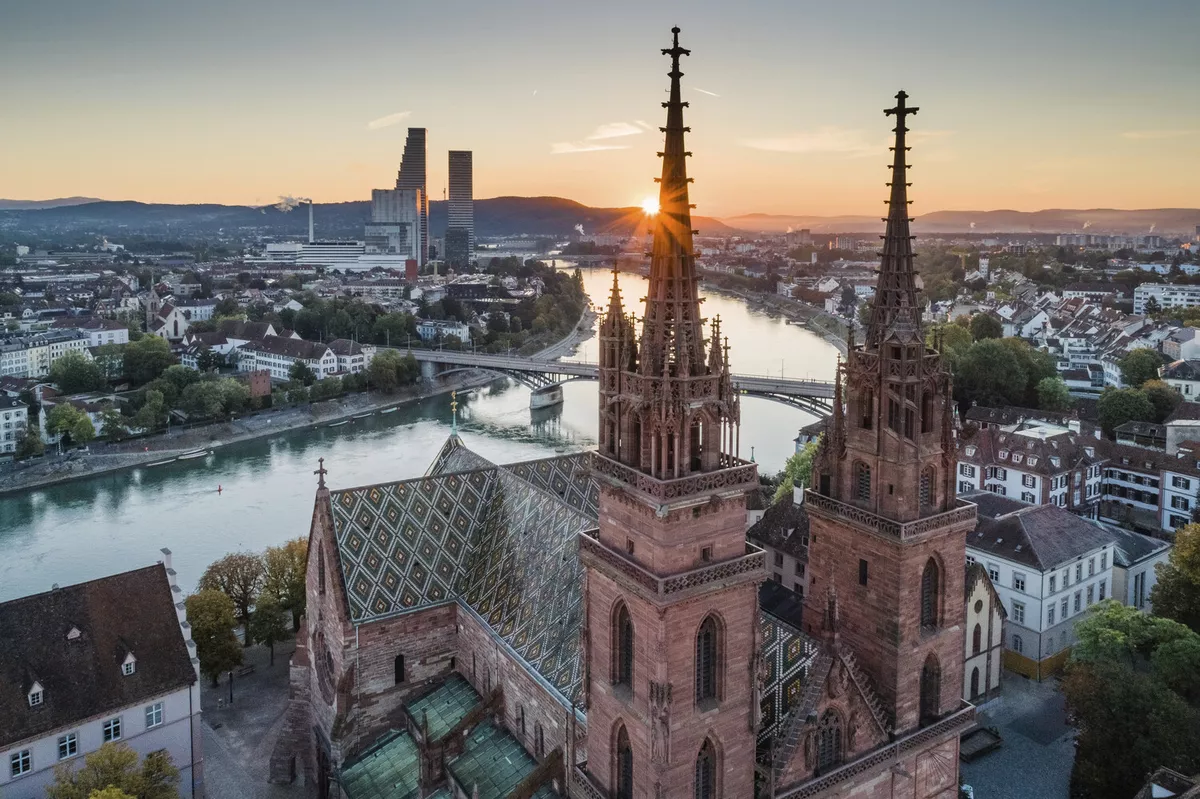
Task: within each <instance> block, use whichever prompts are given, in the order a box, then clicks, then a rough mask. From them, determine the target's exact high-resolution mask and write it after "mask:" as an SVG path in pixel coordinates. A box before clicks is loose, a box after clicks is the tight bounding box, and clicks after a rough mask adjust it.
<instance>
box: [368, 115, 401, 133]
mask: <svg viewBox="0 0 1200 799" xmlns="http://www.w3.org/2000/svg"><path fill="white" fill-rule="evenodd" d="M410 116H412V111H398V112H396V113H395V114H388V115H387V116H385V117H380V118H379V119H372V120H371V121H370V122H368V123H367V130H379V129H380V128H390V127H391V126H392V125H397V124H399V123H401V122H403V121H404V120H406V119H408V118H409V117H410Z"/></svg>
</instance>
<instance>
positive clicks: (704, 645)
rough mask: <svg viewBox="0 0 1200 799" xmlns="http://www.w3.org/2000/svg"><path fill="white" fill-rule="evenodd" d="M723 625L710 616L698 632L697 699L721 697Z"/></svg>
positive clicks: (705, 700) (698, 700) (699, 700)
mask: <svg viewBox="0 0 1200 799" xmlns="http://www.w3.org/2000/svg"><path fill="white" fill-rule="evenodd" d="M720 670H721V625H720V624H719V623H718V622H717V619H716V618H715V617H714V616H709V617H708V618H706V619H705V620H704V622H703V623H702V624H701V625H700V629H699V631H698V632H697V633H696V701H697V702H715V701H717V700H719V699H720V695H719V694H720V690H719V689H720Z"/></svg>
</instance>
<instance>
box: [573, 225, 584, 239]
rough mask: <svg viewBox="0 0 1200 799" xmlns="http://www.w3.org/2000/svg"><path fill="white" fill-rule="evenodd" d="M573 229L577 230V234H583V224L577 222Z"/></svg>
mask: <svg viewBox="0 0 1200 799" xmlns="http://www.w3.org/2000/svg"><path fill="white" fill-rule="evenodd" d="M575 229H576V230H578V231H579V235H580V236H582V235H584V233H583V225H580V224H577V225H575Z"/></svg>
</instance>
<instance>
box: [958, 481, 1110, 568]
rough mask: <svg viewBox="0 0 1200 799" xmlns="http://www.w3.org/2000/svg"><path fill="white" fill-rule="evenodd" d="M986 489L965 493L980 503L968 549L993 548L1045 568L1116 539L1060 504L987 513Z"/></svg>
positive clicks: (1021, 561)
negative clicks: (976, 521) (985, 506)
mask: <svg viewBox="0 0 1200 799" xmlns="http://www.w3.org/2000/svg"><path fill="white" fill-rule="evenodd" d="M986 493H990V492H973V493H970V494H966V495H964V496H962V498H963V499H966V500H967V501H969V502H976V503H977V504H979V505H980V508H979V523H978V525H977V526H976V528H975V532H973V533H968V534H967V548H968V549H974V550H977V551H982V552H990V553H992V554H994V555H996V556H998V557H1002V558H1004V559H1006V560H1011V561H1015V562H1017V563H1023V564H1025V565H1027V566H1031V567H1033V568H1035V569H1037V570H1038V571H1043V572H1044V571H1050V570H1052V569H1055V568H1057V567H1059V566H1061V565H1062V564H1064V563H1067V562H1069V561H1072V560H1075V559H1076V558H1078V557H1080V556H1082V555H1084V554H1086V553H1088V552H1091V551H1093V550H1096V549H1099V548H1100V547H1102V546H1104V545H1105V544H1110V543H1112V542H1113V536H1112V534H1111V532H1110V531H1109V530H1108V529H1106V528H1105V527H1104V526H1102V525H1100V524H1097V523H1096V522H1092V521H1088V520H1087V519H1083V518H1080V517H1079V516H1076V515H1075V514H1074V513H1071V512H1070V511H1068V510H1065V509H1063V508H1060V507H1058V506H1057V505H1033V506H1028V505H1025V506H1022V508H1021V509H1020V510H1017V511H1013V512H1005V513H1002V514H1001V515H998V516H994V517H988V516H984V515H983V513H984V505H985V503H982V502H979V500H982V499H983V496H982V495H983V494H986Z"/></svg>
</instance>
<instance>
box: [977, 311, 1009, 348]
mask: <svg viewBox="0 0 1200 799" xmlns="http://www.w3.org/2000/svg"><path fill="white" fill-rule="evenodd" d="M1003 335H1004V325H1002V324H1001V323H1000V320H999V319H997V318H996V317H994V316H992V315H991V314H986V313H977V314H975V315H974V316H972V317H971V338H973V339H975V340H976V341H983V340H984V339H989V338H1000V337H1001V336H1003Z"/></svg>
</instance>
